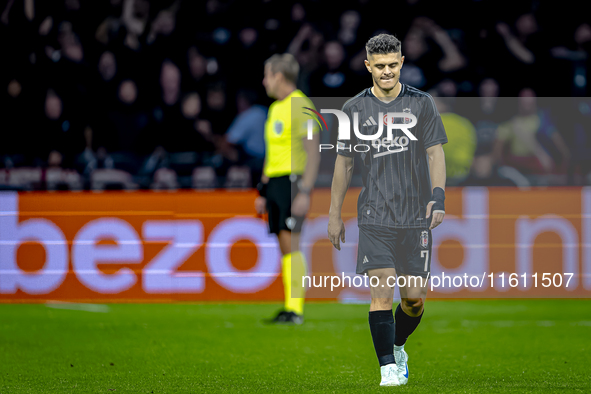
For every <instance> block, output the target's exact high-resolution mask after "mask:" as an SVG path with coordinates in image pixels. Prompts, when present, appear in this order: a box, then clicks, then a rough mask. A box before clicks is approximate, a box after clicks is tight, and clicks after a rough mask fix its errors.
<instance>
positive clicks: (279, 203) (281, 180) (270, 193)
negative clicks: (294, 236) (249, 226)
mask: <svg viewBox="0 0 591 394" xmlns="http://www.w3.org/2000/svg"><path fill="white" fill-rule="evenodd" d="M300 178H301V177H300V176H295V175H292V176H290V175H286V176H280V177H277V178H269V183H268V184H267V212H268V214H269V232H270V233H273V234H279V231H281V230H287V231H291V232H294V233H299V232H301V231H302V224H303V223H304V219H305V217H304V216H297V217H293V216H291V203H292V202H293V200H294V198H295V196H296V195H297V194H298V186H297V184H298V183H297V182H298V180H300Z"/></svg>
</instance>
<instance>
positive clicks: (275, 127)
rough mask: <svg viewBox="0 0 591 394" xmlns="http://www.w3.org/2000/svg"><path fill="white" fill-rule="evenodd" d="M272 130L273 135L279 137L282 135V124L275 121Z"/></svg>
mask: <svg viewBox="0 0 591 394" xmlns="http://www.w3.org/2000/svg"><path fill="white" fill-rule="evenodd" d="M273 130H275V134H277V135H281V133H283V122H282V121H280V120H276V121H275V124H274V125H273Z"/></svg>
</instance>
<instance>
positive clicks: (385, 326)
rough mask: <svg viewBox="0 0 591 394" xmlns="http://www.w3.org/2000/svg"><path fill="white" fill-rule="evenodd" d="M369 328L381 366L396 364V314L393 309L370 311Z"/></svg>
mask: <svg viewBox="0 0 591 394" xmlns="http://www.w3.org/2000/svg"><path fill="white" fill-rule="evenodd" d="M369 330H370V331H371V338H372V339H373V347H374V348H375V350H376V355H377V356H378V361H379V362H380V367H382V366H384V365H388V364H394V363H395V361H394V354H393V353H392V352H393V348H394V316H393V315H392V310H391V309H390V310H387V311H373V312H369Z"/></svg>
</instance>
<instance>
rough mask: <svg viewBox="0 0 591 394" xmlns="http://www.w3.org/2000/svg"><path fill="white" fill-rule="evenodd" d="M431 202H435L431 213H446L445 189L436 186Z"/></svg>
mask: <svg viewBox="0 0 591 394" xmlns="http://www.w3.org/2000/svg"><path fill="white" fill-rule="evenodd" d="M431 202H434V203H435V204H433V207H431V213H435V212H442V213H445V190H443V189H442V188H440V187H436V188H435V189H433V196H432V197H431Z"/></svg>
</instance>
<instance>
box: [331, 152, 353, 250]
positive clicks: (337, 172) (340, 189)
mask: <svg viewBox="0 0 591 394" xmlns="http://www.w3.org/2000/svg"><path fill="white" fill-rule="evenodd" d="M352 176H353V157H347V156H343V155H337V160H336V162H335V165H334V175H333V177H332V186H331V189H330V211H329V213H328V239H329V240H330V242H331V243H332V244H333V245H334V247H335V248H337V250H341V244H340V241H343V243H345V224H344V223H343V219H342V218H341V209H342V208H343V201H345V195H346V194H347V189H349V185H350V184H351V177H352Z"/></svg>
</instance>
